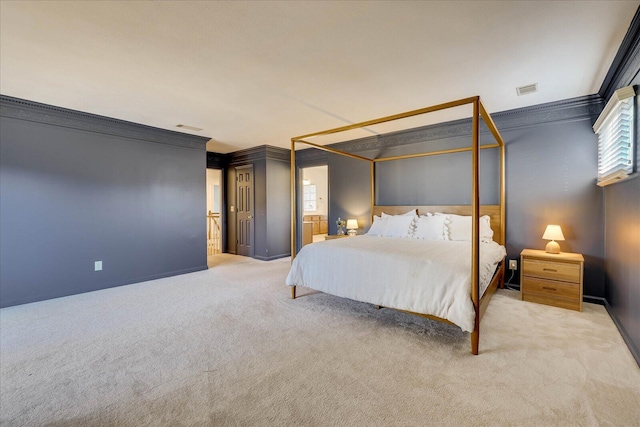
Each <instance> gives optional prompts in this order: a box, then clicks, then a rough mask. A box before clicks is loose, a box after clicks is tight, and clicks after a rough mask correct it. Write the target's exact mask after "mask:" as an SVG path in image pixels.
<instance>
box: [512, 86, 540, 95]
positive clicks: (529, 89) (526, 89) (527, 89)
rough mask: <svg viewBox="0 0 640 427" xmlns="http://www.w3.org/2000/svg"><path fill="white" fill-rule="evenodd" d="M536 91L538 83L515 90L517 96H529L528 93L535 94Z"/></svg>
mask: <svg viewBox="0 0 640 427" xmlns="http://www.w3.org/2000/svg"><path fill="white" fill-rule="evenodd" d="M537 91H538V83H533V84H530V85H526V86H520V87H517V88H516V92H517V93H518V96H522V95H529V94H530V93H536V92H537Z"/></svg>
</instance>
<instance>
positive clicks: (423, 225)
mask: <svg viewBox="0 0 640 427" xmlns="http://www.w3.org/2000/svg"><path fill="white" fill-rule="evenodd" d="M446 219H447V217H446V216H444V215H428V216H420V217H419V218H418V220H417V222H416V230H415V232H414V234H413V237H415V238H416V239H427V240H449V239H448V237H447V236H446V234H445V233H446V230H447V229H446V227H445V225H444V223H445V220H446Z"/></svg>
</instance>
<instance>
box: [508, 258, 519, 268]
mask: <svg viewBox="0 0 640 427" xmlns="http://www.w3.org/2000/svg"><path fill="white" fill-rule="evenodd" d="M517 269H518V260H517V259H510V260H509V270H517Z"/></svg>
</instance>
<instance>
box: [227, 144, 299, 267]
mask: <svg viewBox="0 0 640 427" xmlns="http://www.w3.org/2000/svg"><path fill="white" fill-rule="evenodd" d="M244 165H253V180H254V185H253V187H254V213H253V216H254V245H253V251H254V252H253V257H254V258H256V259H260V260H264V261H268V260H272V259H277V258H282V257H285V256H289V255H291V237H290V236H291V233H290V230H291V191H290V172H289V171H290V163H289V150H285V149H282V148H277V147H272V146H268V145H263V146H259V147H254V148H250V149H247V150H242V151H238V152H235V153H231V154H230V161H229V166H228V170H227V178H228V181H227V218H228V222H227V236H228V239H227V248H228V251H229V252H230V253H235V251H236V214H235V212H231V207H232V206H235V204H236V203H235V201H236V196H235V193H236V187H235V185H236V172H235V168H236V167H237V166H244Z"/></svg>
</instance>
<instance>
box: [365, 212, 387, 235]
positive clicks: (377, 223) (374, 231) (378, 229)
mask: <svg viewBox="0 0 640 427" xmlns="http://www.w3.org/2000/svg"><path fill="white" fill-rule="evenodd" d="M386 228H387V219H386V218H385V219H382V218H380V217H379V216H378V215H374V216H373V224H371V228H369V231H367V234H368V235H370V236H384V233H385V230H386Z"/></svg>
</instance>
